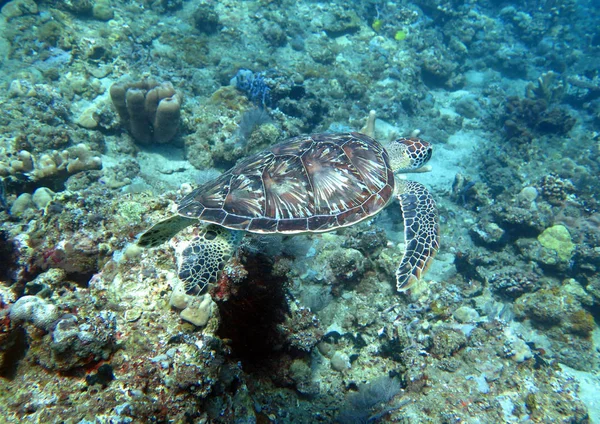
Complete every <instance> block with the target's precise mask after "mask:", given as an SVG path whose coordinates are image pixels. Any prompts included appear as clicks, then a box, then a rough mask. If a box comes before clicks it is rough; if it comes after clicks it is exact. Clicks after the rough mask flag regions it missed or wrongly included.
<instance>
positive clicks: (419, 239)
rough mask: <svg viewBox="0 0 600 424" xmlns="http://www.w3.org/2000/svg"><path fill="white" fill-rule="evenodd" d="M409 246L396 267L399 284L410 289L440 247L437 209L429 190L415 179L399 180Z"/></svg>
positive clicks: (407, 244)
mask: <svg viewBox="0 0 600 424" xmlns="http://www.w3.org/2000/svg"><path fill="white" fill-rule="evenodd" d="M398 185H399V186H398V200H399V201H400V208H401V209H402V216H403V218H404V240H405V244H406V249H405V251H404V256H403V257H402V260H401V261H400V266H399V267H398V269H397V270H396V288H397V289H398V291H400V292H402V291H405V290H408V289H409V288H410V287H411V286H412V285H413V284H414V283H415V282H416V281H417V280H418V279H419V278H421V276H422V275H423V274H424V273H425V272H426V271H427V269H428V268H429V265H431V262H432V261H433V257H434V256H435V254H436V253H437V251H438V250H439V248H440V228H439V224H438V210H437V206H436V204H435V200H433V197H432V196H431V194H430V193H429V191H428V190H427V189H426V188H425V186H423V185H422V184H419V183H417V182H415V181H398Z"/></svg>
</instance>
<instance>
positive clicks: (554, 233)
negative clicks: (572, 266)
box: [538, 225, 575, 262]
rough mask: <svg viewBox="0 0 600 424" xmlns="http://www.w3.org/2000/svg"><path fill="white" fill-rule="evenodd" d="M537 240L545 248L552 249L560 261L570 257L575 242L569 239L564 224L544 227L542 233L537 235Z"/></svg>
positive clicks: (569, 236) (569, 235)
mask: <svg viewBox="0 0 600 424" xmlns="http://www.w3.org/2000/svg"><path fill="white" fill-rule="evenodd" d="M538 241H539V242H540V244H541V245H542V246H544V247H545V248H547V249H551V250H554V251H555V252H556V254H557V255H558V258H559V259H560V260H561V261H565V262H566V261H568V260H569V259H571V255H572V254H573V250H574V249H575V244H574V243H573V240H572V239H571V234H570V233H569V230H567V227H565V226H564V225H555V226H553V227H550V228H546V229H545V230H544V232H543V233H542V234H540V235H539V236H538Z"/></svg>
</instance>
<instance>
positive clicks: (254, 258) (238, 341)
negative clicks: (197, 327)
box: [218, 254, 288, 366]
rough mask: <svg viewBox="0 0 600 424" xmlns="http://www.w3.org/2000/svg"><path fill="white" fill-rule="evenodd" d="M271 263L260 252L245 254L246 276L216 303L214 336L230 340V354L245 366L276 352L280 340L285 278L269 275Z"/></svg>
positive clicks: (285, 310) (284, 302) (268, 357)
mask: <svg viewBox="0 0 600 424" xmlns="http://www.w3.org/2000/svg"><path fill="white" fill-rule="evenodd" d="M272 267H273V263H272V262H271V260H270V259H269V258H267V257H266V256H264V255H260V254H258V255H249V256H248V257H247V258H246V260H245V261H244V268H245V269H246V271H247V272H248V275H247V277H246V278H245V279H244V281H242V282H241V283H240V284H239V285H237V284H236V293H235V295H232V296H231V297H230V298H229V299H228V300H227V301H224V302H219V303H218V305H219V312H220V315H221V325H220V327H219V331H218V335H219V337H221V338H222V339H229V340H231V344H230V345H231V349H232V356H233V357H234V359H237V360H240V361H242V363H243V364H244V365H246V366H248V365H249V366H261V365H264V364H265V363H267V362H269V360H270V359H273V356H275V355H277V349H278V348H281V345H282V343H284V340H283V336H282V334H281V333H280V332H279V331H278V325H279V324H281V323H282V322H284V320H285V317H286V315H287V313H288V308H287V302H286V299H285V290H284V283H285V280H286V279H285V277H281V276H274V275H273V274H272Z"/></svg>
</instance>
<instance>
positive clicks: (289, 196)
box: [178, 133, 394, 234]
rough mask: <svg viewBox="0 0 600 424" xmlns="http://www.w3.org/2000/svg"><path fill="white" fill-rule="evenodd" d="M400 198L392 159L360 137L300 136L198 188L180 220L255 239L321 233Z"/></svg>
mask: <svg viewBox="0 0 600 424" xmlns="http://www.w3.org/2000/svg"><path fill="white" fill-rule="evenodd" d="M393 193H394V173H393V172H392V170H391V168H390V164H389V159H388V154H387V152H386V151H385V149H384V148H383V147H382V146H381V145H380V144H379V143H378V142H377V141H375V140H373V139H372V138H370V137H367V136H366V135H364V134H360V133H347V134H312V135H305V136H299V137H294V138H291V139H288V140H286V141H284V142H282V143H280V144H277V145H275V146H273V147H271V148H270V149H267V150H265V151H263V152H261V153H258V154H256V155H253V156H251V157H249V158H247V159H245V160H243V161H241V162H240V163H238V164H237V165H236V166H235V167H233V168H231V169H230V170H229V171H227V172H225V173H223V174H222V175H221V176H219V177H218V178H216V179H214V180H212V181H210V182H208V183H206V184H204V185H202V186H200V187H198V188H197V189H196V190H194V191H193V192H192V193H190V194H188V195H187V196H186V197H185V198H184V199H183V200H182V201H181V202H180V204H179V209H178V213H179V214H180V215H183V216H186V217H190V218H198V219H200V220H202V221H206V222H212V223H215V224H219V225H222V226H223V227H226V228H231V229H234V230H246V231H250V232H254V233H285V234H293V233H302V232H323V231H330V230H333V229H335V228H339V227H345V226H348V225H352V224H355V223H357V222H359V221H362V220H364V219H366V218H368V217H370V216H373V215H375V214H376V213H377V212H379V211H380V210H381V209H382V208H383V207H384V206H385V205H386V204H387V203H388V201H389V200H390V198H391V196H392V194H393Z"/></svg>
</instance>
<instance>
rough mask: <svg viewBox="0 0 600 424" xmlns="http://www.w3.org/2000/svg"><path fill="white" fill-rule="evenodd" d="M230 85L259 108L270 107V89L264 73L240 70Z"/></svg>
mask: <svg viewBox="0 0 600 424" xmlns="http://www.w3.org/2000/svg"><path fill="white" fill-rule="evenodd" d="M231 84H232V85H235V88H237V89H238V90H240V91H243V92H244V94H246V96H248V98H249V99H250V101H251V102H252V103H254V104H255V105H256V106H258V107H260V108H264V107H267V106H269V107H270V106H272V105H271V88H270V87H269V85H268V84H267V79H266V72H252V71H251V70H249V69H240V70H239V71H238V72H237V74H235V76H234V77H233V78H232V79H231Z"/></svg>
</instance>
